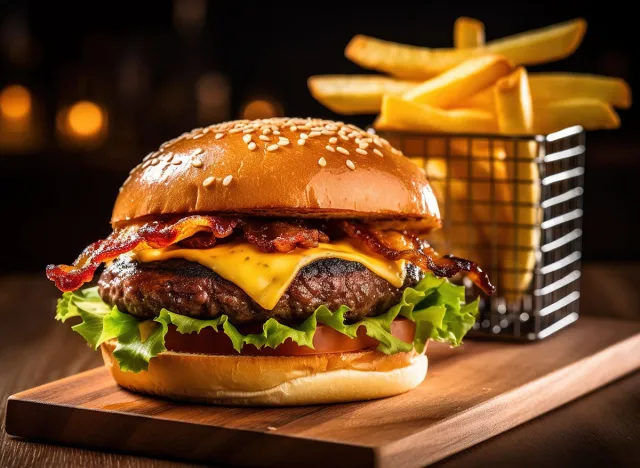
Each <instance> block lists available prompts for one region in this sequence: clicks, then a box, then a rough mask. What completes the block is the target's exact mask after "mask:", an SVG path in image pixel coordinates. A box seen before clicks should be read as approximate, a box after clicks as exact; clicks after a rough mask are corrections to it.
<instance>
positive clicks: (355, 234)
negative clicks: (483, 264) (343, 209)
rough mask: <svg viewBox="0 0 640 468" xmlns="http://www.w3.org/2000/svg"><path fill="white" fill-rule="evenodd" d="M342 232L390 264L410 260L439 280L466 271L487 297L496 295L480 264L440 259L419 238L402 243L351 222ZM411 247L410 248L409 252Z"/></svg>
mask: <svg viewBox="0 0 640 468" xmlns="http://www.w3.org/2000/svg"><path fill="white" fill-rule="evenodd" d="M341 228H342V229H343V231H344V232H345V233H346V234H347V235H348V236H349V237H352V238H355V239H358V240H360V241H361V242H363V243H364V244H365V245H366V246H367V247H368V248H369V249H371V250H372V251H374V252H376V253H378V254H380V255H382V256H383V257H385V258H387V259H389V260H407V261H409V262H411V263H413V264H414V265H416V266H417V267H419V268H420V269H421V270H423V271H427V270H428V271H431V272H432V273H433V274H434V275H436V276H440V277H445V278H451V277H452V276H455V275H457V274H458V273H460V272H461V271H464V272H466V274H467V276H468V277H469V278H470V279H471V281H473V282H474V283H475V285H476V286H478V287H479V288H480V289H481V290H482V291H484V292H485V293H486V294H489V295H491V294H493V293H494V292H495V289H496V288H495V286H493V285H492V284H491V282H490V281H489V277H488V276H487V274H486V273H485V272H484V271H482V269H481V268H480V267H479V266H478V264H476V263H475V262H472V261H470V260H465V259H462V258H458V257H454V256H451V255H445V256H444V257H440V256H439V255H438V254H437V253H436V252H435V250H433V248H432V247H431V246H429V245H427V244H426V243H424V242H422V241H420V240H419V239H417V238H415V237H411V236H402V238H401V239H398V236H397V234H398V233H394V237H389V236H388V234H387V233H385V232H382V231H378V230H375V229H372V228H369V227H367V226H365V225H362V224H355V223H351V222H348V221H342V222H341ZM390 244H395V245H390ZM400 244H404V245H400ZM407 246H408V247H409V248H406V247H407Z"/></svg>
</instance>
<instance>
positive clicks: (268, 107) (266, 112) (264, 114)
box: [242, 98, 282, 120]
mask: <svg viewBox="0 0 640 468" xmlns="http://www.w3.org/2000/svg"><path fill="white" fill-rule="evenodd" d="M279 116H282V105H281V104H280V103H279V102H277V101H275V100H273V99H269V98H261V99H254V100H251V101H249V102H247V103H246V104H245V105H244V107H243V109H242V118H243V119H249V120H254V119H268V118H270V117H279Z"/></svg>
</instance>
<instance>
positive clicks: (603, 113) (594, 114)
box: [533, 99, 620, 133]
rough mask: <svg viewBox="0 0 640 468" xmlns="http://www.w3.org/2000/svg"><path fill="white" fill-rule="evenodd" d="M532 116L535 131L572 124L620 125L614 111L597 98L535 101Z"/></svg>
mask: <svg viewBox="0 0 640 468" xmlns="http://www.w3.org/2000/svg"><path fill="white" fill-rule="evenodd" d="M533 116H534V118H533V130H534V131H535V132H536V133H552V132H556V131H558V130H562V129H563V128H566V127H570V126H572V125H581V126H582V127H584V128H585V129H586V130H598V129H611V128H618V127H619V126H620V117H618V114H617V113H616V111H614V110H613V108H612V107H611V106H610V105H608V104H606V103H604V102H602V101H599V100H598V99H566V100H562V101H548V102H536V103H535V104H534V114H533Z"/></svg>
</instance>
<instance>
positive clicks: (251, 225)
mask: <svg viewBox="0 0 640 468" xmlns="http://www.w3.org/2000/svg"><path fill="white" fill-rule="evenodd" d="M242 229H243V231H244V237H245V239H246V240H247V241H248V242H251V243H252V244H255V245H256V246H257V247H258V248H259V249H260V250H262V251H263V252H283V253H286V252H291V251H292V250H294V249H296V248H297V247H302V248H304V249H310V248H312V247H317V246H318V242H329V237H328V236H327V235H326V234H325V233H324V232H322V231H320V230H318V229H313V228H309V227H307V226H305V224H304V223H303V222H301V221H298V222H295V221H294V222H283V221H274V222H271V223H260V222H256V221H244V222H243V225H242Z"/></svg>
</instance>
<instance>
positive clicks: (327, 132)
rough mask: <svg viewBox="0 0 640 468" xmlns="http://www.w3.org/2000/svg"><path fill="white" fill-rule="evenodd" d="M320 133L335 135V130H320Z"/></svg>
mask: <svg viewBox="0 0 640 468" xmlns="http://www.w3.org/2000/svg"><path fill="white" fill-rule="evenodd" d="M320 133H322V134H323V135H327V136H331V135H335V134H336V132H332V131H331V130H322V131H321V132H320Z"/></svg>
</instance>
